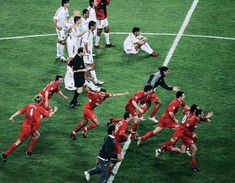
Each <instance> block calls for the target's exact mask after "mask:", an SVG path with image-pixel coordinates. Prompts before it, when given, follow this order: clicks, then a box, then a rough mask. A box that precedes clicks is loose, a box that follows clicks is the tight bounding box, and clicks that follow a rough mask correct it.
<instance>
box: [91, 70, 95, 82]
mask: <svg viewBox="0 0 235 183" xmlns="http://www.w3.org/2000/svg"><path fill="white" fill-rule="evenodd" d="M90 73H91V75H92V77H93V78H94V81H95V82H97V77H96V72H95V70H91V71H90Z"/></svg>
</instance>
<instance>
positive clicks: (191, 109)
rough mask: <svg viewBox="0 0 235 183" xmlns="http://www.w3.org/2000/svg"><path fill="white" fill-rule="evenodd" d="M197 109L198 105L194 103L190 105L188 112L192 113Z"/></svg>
mask: <svg viewBox="0 0 235 183" xmlns="http://www.w3.org/2000/svg"><path fill="white" fill-rule="evenodd" d="M197 109H198V106H197V105H196V104H193V105H191V107H190V110H189V112H190V113H191V114H193V113H194V112H195V111H196V110H197Z"/></svg>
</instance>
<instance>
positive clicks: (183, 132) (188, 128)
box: [156, 109, 213, 171]
mask: <svg viewBox="0 0 235 183" xmlns="http://www.w3.org/2000/svg"><path fill="white" fill-rule="evenodd" d="M212 116H213V113H212V112H209V113H208V114H207V116H206V117H204V113H203V111H202V110H201V109H197V110H196V112H195V114H192V113H191V115H190V118H188V119H187V120H186V121H185V122H184V123H183V124H181V125H180V126H179V127H178V128H177V129H176V131H175V133H174V135H173V137H172V138H171V139H170V140H169V141H167V142H166V143H165V144H164V145H162V146H161V147H160V148H159V149H156V157H159V156H160V154H161V153H162V152H164V151H165V150H168V151H174V152H178V153H185V151H186V147H190V148H191V150H192V161H191V168H192V170H193V171H200V169H199V168H198V167H197V162H196V153H197V150H198V149H197V146H196V141H195V139H196V138H197V134H196V133H195V130H196V128H197V127H198V125H199V123H200V121H203V122H209V121H211V120H210V118H211V117H212ZM179 139H182V146H181V148H177V147H174V144H175V143H176V142H177V141H178V140H179Z"/></svg>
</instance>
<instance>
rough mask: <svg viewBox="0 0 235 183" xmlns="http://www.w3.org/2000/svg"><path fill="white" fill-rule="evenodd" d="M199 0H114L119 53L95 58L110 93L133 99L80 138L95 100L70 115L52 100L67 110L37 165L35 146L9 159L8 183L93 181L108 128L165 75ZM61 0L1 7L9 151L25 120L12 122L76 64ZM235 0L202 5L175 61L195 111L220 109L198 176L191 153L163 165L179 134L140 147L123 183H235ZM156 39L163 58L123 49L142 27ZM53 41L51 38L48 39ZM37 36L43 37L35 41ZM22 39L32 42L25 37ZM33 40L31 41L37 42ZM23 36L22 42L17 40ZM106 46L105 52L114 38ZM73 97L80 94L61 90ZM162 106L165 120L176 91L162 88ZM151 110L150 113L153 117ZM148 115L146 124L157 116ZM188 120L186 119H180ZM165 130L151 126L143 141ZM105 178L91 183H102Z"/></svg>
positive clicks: (132, 151)
mask: <svg viewBox="0 0 235 183" xmlns="http://www.w3.org/2000/svg"><path fill="white" fill-rule="evenodd" d="M71 2H72V4H71V6H70V9H69V12H70V15H71V14H72V11H73V10H74V9H79V10H80V11H82V10H83V9H84V8H87V6H88V0H71ZM193 2H194V1H193V0H164V1H163V0H152V1H147V0H116V1H115V0H111V3H110V5H109V6H108V14H109V15H108V17H109V23H110V27H111V35H110V38H111V42H112V43H113V44H115V45H116V47H115V48H103V49H99V50H95V54H96V57H95V58H94V59H95V63H96V71H97V76H98V78H99V79H100V80H103V81H104V82H105V84H104V87H105V88H106V89H107V90H108V91H109V92H111V93H112V92H125V91H128V92H129V93H130V94H129V95H128V96H124V97H116V98H110V99H108V100H107V101H105V103H104V104H102V105H101V106H99V107H97V109H96V112H95V113H96V115H97V117H98V118H99V119H100V121H101V125H100V126H99V127H98V128H97V129H94V130H91V131H90V132H89V136H88V138H86V139H84V138H83V137H82V135H81V134H78V140H77V141H72V140H71V139H70V138H69V134H70V132H71V130H72V129H73V128H74V127H75V125H76V124H77V123H78V122H80V120H81V119H82V108H83V107H82V106H83V104H84V103H85V102H87V101H88V98H87V97H86V95H85V93H83V94H82V95H81V97H80V101H81V103H82V105H81V106H80V107H78V108H77V109H76V110H72V109H70V108H69V105H68V104H69V101H65V100H63V99H62V98H61V97H59V96H58V95H55V96H53V98H52V99H51V100H50V103H51V104H52V106H58V108H59V111H58V112H57V113H56V114H55V115H54V116H53V117H52V118H50V119H49V118H48V119H43V121H42V125H41V128H40V134H41V137H40V139H39V142H38V143H37V145H36V146H35V150H34V157H32V158H29V157H27V156H26V155H25V150H26V148H27V146H28V144H29V141H26V142H25V143H24V144H22V145H21V146H20V147H19V148H17V149H16V151H14V152H13V153H12V154H10V155H9V156H8V161H7V162H6V163H4V162H3V161H0V183H5V182H16V183H26V182H40V183H47V182H50V183H55V182H79V183H83V182H86V180H85V178H84V174H83V172H84V171H85V170H87V169H89V168H92V167H93V166H94V165H95V162H96V158H97V155H98V152H99V148H100V145H101V144H102V142H103V137H104V135H105V134H106V122H107V120H108V119H109V118H112V117H122V115H123V113H124V110H125V108H124V106H125V104H126V101H127V100H128V98H129V97H130V95H131V94H133V93H135V92H136V91H138V90H141V89H143V86H144V84H145V83H146V81H147V79H148V77H149V75H150V74H151V73H154V72H156V71H157V70H158V67H159V66H161V65H162V64H163V63H164V61H165V58H166V56H167V54H168V51H169V50H170V48H172V44H173V42H174V40H175V39H176V36H177V34H178V32H179V30H180V28H181V25H182V23H183V21H184V19H185V17H186V15H187V13H188V11H189V9H190V7H191V5H192V3H193ZM60 3H61V2H60V0H54V1H49V0H43V1H35V0H34V1H32V0H31V1H30V0H24V1H16V0H7V1H3V0H0V4H1V6H0V15H1V20H0V68H1V72H0V83H1V88H0V96H1V105H0V152H3V151H5V150H6V149H7V148H9V146H10V145H11V144H12V143H14V142H15V141H16V139H17V136H18V133H19V132H20V128H21V122H22V121H23V117H17V118H15V121H14V122H13V123H10V122H8V118H9V117H10V116H11V115H12V114H13V113H14V112H16V111H17V110H18V109H20V108H22V107H24V106H25V104H27V103H30V102H32V101H33V97H34V95H35V94H37V93H38V92H39V91H40V90H41V89H43V88H44V86H46V85H47V84H48V83H49V82H50V81H51V80H53V79H54V77H55V75H56V74H62V75H64V74H65V72H66V65H65V64H64V63H62V62H58V61H56V60H55V52H56V35H55V29H54V26H53V22H52V17H53V16H54V14H55V11H56V10H57V8H58V7H59V6H60ZM234 10H235V1H234V0H224V1H218V0H207V1H206V0H200V1H199V2H198V4H197V6H196V9H195V10H194V12H193V14H192V16H191V18H190V19H189V20H188V21H189V22H188V25H187V26H186V29H185V31H184V33H183V35H182V37H180V40H179V42H178V45H177V47H176V48H175V51H174V52H173V55H172V57H171V59H170V60H169V61H170V62H169V65H168V66H169V68H170V71H171V73H170V75H169V76H168V77H167V78H166V81H167V83H169V84H172V85H177V86H179V87H180V88H181V89H182V90H183V91H184V92H185V94H186V102H187V104H188V105H191V104H193V103H197V104H198V105H199V106H200V107H201V108H202V109H204V110H205V111H206V112H209V111H213V112H214V116H213V118H212V122H211V123H208V124H207V123H203V124H201V125H200V126H199V128H198V129H197V133H198V137H199V139H198V142H197V146H198V149H199V151H198V155H197V160H198V166H199V167H200V169H201V171H200V172H196V173H195V172H192V171H191V169H190V160H191V159H190V158H189V157H188V156H186V155H181V154H174V153H166V154H164V155H163V156H162V157H160V158H158V159H156V158H155V156H154V154H155V149H156V148H158V147H159V146H160V145H161V144H162V143H164V142H165V141H166V140H168V139H169V138H170V137H171V136H172V134H173V131H172V130H170V129H166V130H164V131H163V132H161V133H160V134H158V135H157V136H154V137H153V138H150V139H149V140H147V141H145V142H143V143H142V144H141V145H140V146H139V147H138V146H137V145H136V141H133V142H131V144H130V146H129V148H128V150H127V153H126V155H125V159H124V160H123V161H122V163H121V166H120V168H119V170H118V173H117V174H116V176H115V178H114V181H113V182H115V183H155V182H157V183H175V182H179V183H202V182H203V183H204V182H205V183H221V182H226V183H230V182H231V183H232V182H234V181H235V178H234V175H235V173H234V172H235V171H234V170H235V164H234V162H235V153H234V152H235V146H234V143H235V140H234V139H235V128H234V126H235V122H234V117H235V112H234V111H235V110H234V106H235V80H234V78H235V71H234V70H235V31H234V30H235V14H234ZM134 26H139V27H140V28H141V32H142V33H146V37H147V38H148V42H149V44H150V45H151V47H152V48H153V49H155V50H157V51H158V52H159V53H160V56H158V57H157V58H153V57H149V56H148V55H146V53H144V52H140V53H139V54H138V55H125V54H124V53H123V41H124V39H125V37H126V36H127V34H126V33H128V32H131V30H132V27H134ZM47 34H49V35H47ZM33 35H37V36H33ZM19 36H22V37H19ZM30 36H31V37H30ZM13 37H14V38H13ZM101 42H102V44H103V45H104V44H105V41H104V35H102V38H101ZM61 90H62V91H63V92H64V93H65V94H66V95H67V96H68V97H69V100H70V99H71V98H72V97H73V93H72V92H70V91H67V90H65V89H64V88H63V87H61ZM157 94H158V96H159V98H160V99H161V101H162V106H161V108H160V110H159V112H158V113H157V115H156V118H157V119H159V117H160V115H161V114H162V113H163V112H164V110H165V109H166V107H167V105H168V104H169V102H170V101H171V100H172V99H173V98H174V97H175V93H174V92H169V91H166V90H164V89H162V88H158V89H157ZM149 112H150V110H149ZM148 114H149V113H148V112H147V113H146V114H145V117H147V116H148ZM181 117H182V114H180V112H179V115H178V119H180V118H181ZM153 128H155V124H153V123H152V122H151V121H148V120H146V121H144V122H143V123H141V126H140V127H139V129H138V133H139V135H144V134H145V133H146V132H147V131H149V130H151V129H153ZM96 178H97V176H94V177H91V181H90V182H96Z"/></svg>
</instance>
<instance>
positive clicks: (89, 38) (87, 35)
mask: <svg viewBox="0 0 235 183" xmlns="http://www.w3.org/2000/svg"><path fill="white" fill-rule="evenodd" d="M93 37H94V34H93V32H92V31H91V30H89V31H88V32H86V33H85V34H84V35H83V37H82V42H83V44H84V43H87V49H88V51H90V52H91V54H92V48H93Z"/></svg>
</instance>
